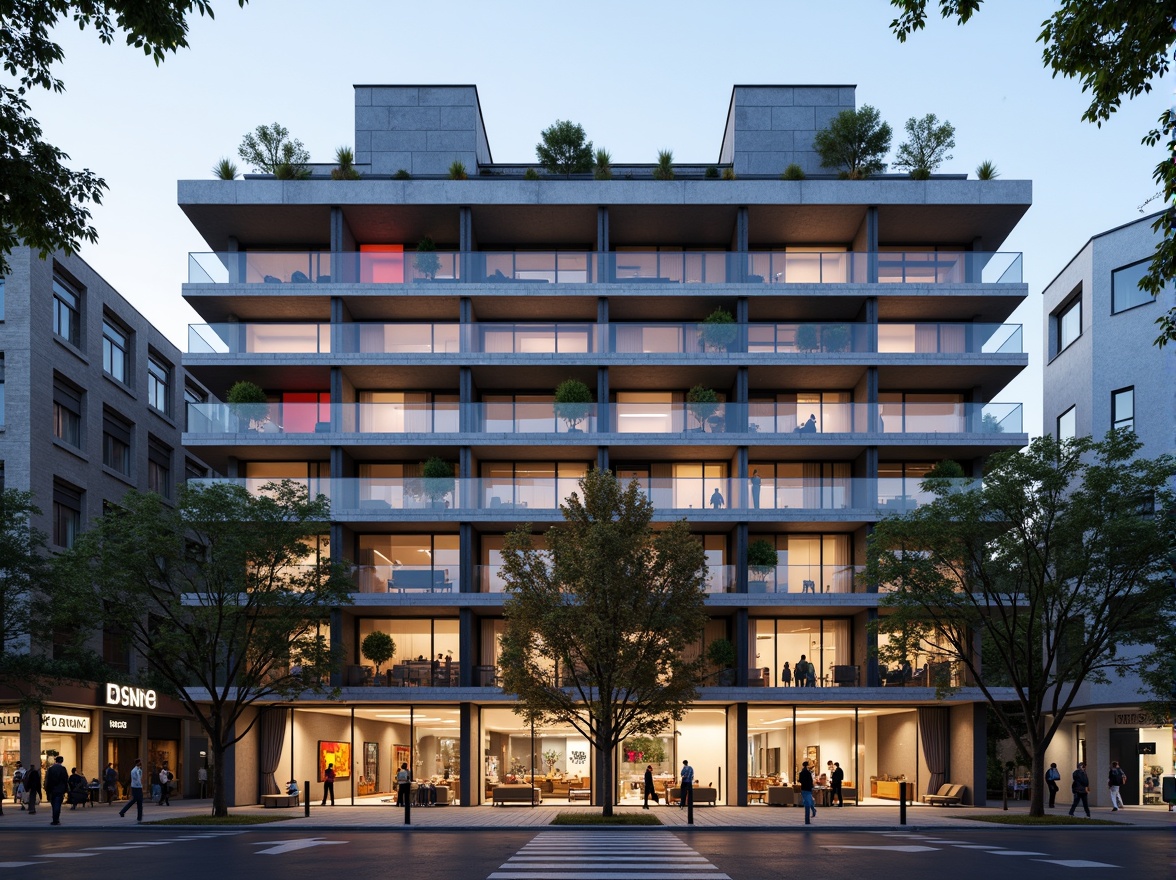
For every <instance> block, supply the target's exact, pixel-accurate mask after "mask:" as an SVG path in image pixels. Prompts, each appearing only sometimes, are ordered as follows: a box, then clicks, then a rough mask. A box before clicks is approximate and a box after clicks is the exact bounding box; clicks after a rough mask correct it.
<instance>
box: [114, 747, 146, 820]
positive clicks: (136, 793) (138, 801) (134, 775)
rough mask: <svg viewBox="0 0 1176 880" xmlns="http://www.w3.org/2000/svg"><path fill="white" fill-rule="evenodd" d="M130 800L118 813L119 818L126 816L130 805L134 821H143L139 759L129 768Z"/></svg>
mask: <svg viewBox="0 0 1176 880" xmlns="http://www.w3.org/2000/svg"><path fill="white" fill-rule="evenodd" d="M130 792H131V799H130V800H129V801H127V802H126V804H125V805H124V806H123V808H122V809H121V810H119V811H118V814H119V815H120V816H126V814H127V810H129V809H130V808H131V806H132V805H134V806H135V808H136V809H135V821H136V822H142V821H143V762H142V761H141V760H140V759H139V758H135V766H134V767H132V768H131V788H130Z"/></svg>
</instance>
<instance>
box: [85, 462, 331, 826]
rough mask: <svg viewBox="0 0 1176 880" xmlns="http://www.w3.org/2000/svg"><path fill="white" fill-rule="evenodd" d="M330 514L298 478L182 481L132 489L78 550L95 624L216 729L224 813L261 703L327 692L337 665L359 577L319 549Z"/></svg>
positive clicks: (216, 803) (215, 780)
mask: <svg viewBox="0 0 1176 880" xmlns="http://www.w3.org/2000/svg"><path fill="white" fill-rule="evenodd" d="M329 513H330V509H329V503H328V501H327V499H326V498H324V497H323V496H321V495H320V496H318V497H317V498H314V499H312V498H309V497H308V495H307V491H306V488H305V487H304V486H301V485H299V484H297V483H295V482H293V481H291V480H283V481H281V482H276V483H268V484H266V485H265V486H264V487H262V489H261V490H260V491H259V493H258V494H250V493H249V492H248V491H247V490H246V489H245V488H244V487H242V486H239V485H232V484H213V485H209V486H204V487H196V486H183V487H181V488H180V491H179V496H178V499H177V502H176V504H175V505H171V504H169V503H167V502H165V501H164V500H163V499H162V498H160V497H159V496H158V495H155V494H151V493H138V492H128V493H127V494H126V495H125V496H124V497H123V499H122V501H121V502H120V506H119V507H118V508H116V509H114V510H112V511H110V512H108V513H107V514H106V515H104V516H103V517H102V518H101V519H99V520H98V522H97V523H96V524H95V525H94V527H93V528H91V529H90V530H89V531H87V532H86V533H84V534H83V535H82V536H81V537H80V538H79V539H78V541H77V543H76V544H75V546H74V548H73V550H71V551H70V553H69V554H68V558H69V563H68V564H69V565H70V567H71V569H72V572H73V577H72V578H70V579H69V582H70V583H71V584H73V590H75V591H76V592H77V593H79V594H80V595H88V596H90V597H91V601H92V609H91V611H90V614H89V616H88V617H87V618H86V619H87V620H92V621H98V620H101V621H102V623H103V625H105V626H107V627H109V628H113V629H116V630H117V631H120V632H122V633H123V634H124V637H125V638H126V640H127V642H128V644H129V646H130V648H131V649H132V650H133V651H134V652H135V653H136V654H137V655H139V656H140V657H141V658H142V660H143V661H144V663H145V664H146V667H147V670H146V674H145V676H144V681H145V682H146V683H148V684H150V685H152V686H154V687H157V688H159V689H161V690H163V691H164V692H166V693H168V694H170V695H172V696H174V697H175V698H176V699H177V700H179V701H180V702H181V703H182V704H183V705H184V706H185V708H187V709H188V711H189V712H191V713H192V716H193V717H194V718H195V719H196V722H197V723H198V724H199V725H200V727H201V728H202V729H203V730H204V732H205V734H207V736H208V739H209V748H210V750H211V753H212V757H213V762H212V763H213V766H212V813H213V815H214V816H224V815H227V808H226V803H225V786H224V776H223V773H224V766H225V764H224V756H225V752H226V751H227V750H228V749H229V748H230V747H232V746H233V745H234V744H235V743H237V742H239V741H240V740H241V739H242V738H243V737H244V736H245V735H246V734H248V732H249V730H250V729H251V728H252V726H253V724H254V723H255V722H256V720H257V718H258V715H259V713H255V712H251V711H250V710H251V708H252V707H254V706H255V705H256V704H258V703H260V702H266V701H274V700H292V699H296V698H298V697H299V696H301V695H303V694H305V693H324V692H326V691H328V689H329V684H328V682H329V677H330V674H331V673H332V672H333V671H334V670H335V669H337V665H338V664H337V658H336V657H335V656H333V654H332V652H331V650H330V648H329V646H328V644H327V640H326V638H325V637H324V635H323V634H322V625H323V623H324V621H326V620H327V618H328V616H329V615H330V612H331V610H332V609H334V608H337V607H339V606H342V605H347V604H349V603H350V601H351V598H350V596H351V591H352V584H351V580H350V578H349V577H348V576H347V574H346V571H345V569H344V568H343V566H342V565H339V564H332V563H331V562H329V561H327V560H325V559H320V558H318V557H317V556H316V543H317V540H318V537H319V536H320V535H321V534H322V533H323V532H324V531H325V529H326V524H327V520H328V519H329Z"/></svg>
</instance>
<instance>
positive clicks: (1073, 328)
mask: <svg viewBox="0 0 1176 880" xmlns="http://www.w3.org/2000/svg"><path fill="white" fill-rule="evenodd" d="M1054 321H1055V323H1056V329H1057V346H1058V347H1057V351H1055V352H1054V354H1060V353H1061V352H1063V351H1065V350H1066V349H1067V348H1069V347H1070V345H1071V344H1072V343H1073V342H1074V341H1075V340H1077V339H1078V337H1079V336H1081V335H1082V295H1081V294H1079V295H1078V296H1076V297H1074V299H1073V300H1072V301H1070V302H1069V303H1067V304H1066V305H1065V306H1064V307H1063V308H1061V309H1059V310H1058V312H1057V315H1056V316H1055V317H1054Z"/></svg>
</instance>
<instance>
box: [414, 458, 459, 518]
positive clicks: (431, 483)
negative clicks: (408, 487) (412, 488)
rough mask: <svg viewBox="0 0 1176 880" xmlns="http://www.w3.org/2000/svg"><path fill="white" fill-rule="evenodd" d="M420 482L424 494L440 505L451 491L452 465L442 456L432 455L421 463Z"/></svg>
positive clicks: (435, 504) (452, 480)
mask: <svg viewBox="0 0 1176 880" xmlns="http://www.w3.org/2000/svg"><path fill="white" fill-rule="evenodd" d="M421 477H422V480H421V483H422V487H423V489H424V493H425V495H426V496H427V497H428V498H429V500H430V501H432V502H433V506H434V507H440V506H441V504H442V502H443V501H444V499H445V496H446V495H448V494H449V493H450V492H452V491H453V486H454V479H453V466H452V465H450V464H449V462H447V461H445V459H443V458H437V457H436V456H433V457H432V458H430V459H428V460H427V461H426V462H425V463H424V464H422V465H421Z"/></svg>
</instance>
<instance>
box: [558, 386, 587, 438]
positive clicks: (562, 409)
mask: <svg viewBox="0 0 1176 880" xmlns="http://www.w3.org/2000/svg"><path fill="white" fill-rule="evenodd" d="M592 404H593V400H592V389H590V388H589V387H588V386H587V385H585V384H584V383H583V382H581V381H580V380H579V379H565V380H564V381H562V382H560V383H559V385H557V386H556V387H555V417H556V418H557V419H562V420H563V422H564V424H566V425H567V426H568V431H579V430H580V428H579V425H580V423H581V422H582V421H584V420H585V419H586V418H588V416H589V415H591V414H592Z"/></svg>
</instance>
